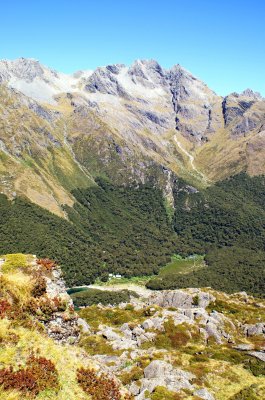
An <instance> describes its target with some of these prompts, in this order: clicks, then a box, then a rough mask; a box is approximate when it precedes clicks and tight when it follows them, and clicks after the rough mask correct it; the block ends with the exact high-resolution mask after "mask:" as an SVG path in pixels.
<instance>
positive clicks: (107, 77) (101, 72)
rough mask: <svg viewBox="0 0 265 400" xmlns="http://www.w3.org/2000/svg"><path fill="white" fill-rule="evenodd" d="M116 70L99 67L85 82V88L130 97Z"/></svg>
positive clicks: (94, 91)
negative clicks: (119, 80)
mask: <svg viewBox="0 0 265 400" xmlns="http://www.w3.org/2000/svg"><path fill="white" fill-rule="evenodd" d="M116 73H117V72H116V70H115V72H113V71H112V70H111V69H110V68H109V67H108V68H97V69H96V70H95V72H93V74H92V75H91V76H90V77H89V78H88V80H87V82H86V84H85V90H86V91H87V92H90V93H96V92H100V93H102V94H111V95H114V96H120V97H124V98H129V95H128V93H126V91H125V89H124V88H123V87H122V85H121V84H120V83H119V82H118V80H117V79H116V77H115V76H116Z"/></svg>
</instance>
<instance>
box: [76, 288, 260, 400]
mask: <svg viewBox="0 0 265 400" xmlns="http://www.w3.org/2000/svg"><path fill="white" fill-rule="evenodd" d="M255 309H256V311H253V310H255ZM250 310H251V311H250ZM264 310H265V305H264V303H260V302H258V301H256V300H255V299H254V298H251V297H249V296H248V295H247V294H246V293H243V292H242V293H239V294H235V295H231V296H228V295H225V294H222V293H218V292H214V291H212V290H211V289H208V290H207V289H206V290H200V289H187V290H172V291H160V292H154V293H152V294H151V295H150V296H149V297H148V298H146V299H143V298H140V299H139V298H138V299H131V302H130V303H127V304H120V305H119V307H113V306H112V307H103V306H98V307H95V308H94V309H93V307H92V308H90V309H89V308H87V309H86V308H85V309H83V310H82V311H81V312H80V315H81V316H82V317H83V318H85V319H86V321H87V322H88V323H89V322H91V327H90V329H91V330H90V335H93V336H90V337H89V336H87V335H88V334H87V335H85V336H84V337H83V338H82V341H81V343H82V345H84V347H85V348H87V349H88V351H91V349H92V348H93V343H94V345H96V343H97V345H98V346H99V342H97V341H98V340H99V341H100V342H101V346H103V344H104V343H105V345H106V344H108V346H109V345H110V346H111V348H109V347H108V348H107V350H106V349H105V351H106V352H108V353H109V354H105V355H103V354H101V355H98V354H95V355H94V357H95V358H96V359H97V360H98V361H100V362H102V363H104V364H105V365H108V366H109V367H108V368H109V370H110V371H111V372H114V373H115V374H116V375H117V376H118V377H119V378H120V379H121V381H122V382H123V383H124V384H126V386H127V388H128V389H129V391H130V392H131V393H132V394H133V395H134V396H135V398H136V399H139V400H142V399H146V398H147V399H164V398H165V399H167V398H168V399H171V398H172V399H174V398H176V399H177V398H179V399H190V398H191V399H192V398H196V399H197V398H198V399H209V400H213V399H228V398H231V399H232V398H233V399H234V398H235V399H237V398H241V397H233V394H234V395H236V393H237V392H240V390H239V387H241V389H242V390H244V388H245V387H246V386H251V384H249V385H247V384H246V382H248V383H250V382H251V383H252V384H253V383H254V381H255V379H256V378H253V376H252V377H250V376H248V377H247V375H248V374H247V373H246V370H247V369H248V368H250V370H249V371H251V369H252V372H251V373H250V375H251V374H253V373H254V376H256V377H258V378H257V381H256V382H259V384H260V386H259V384H258V386H257V388H256V389H255V390H256V393H259V395H261V393H264V389H265V387H264V383H265V380H264V376H263V374H264V372H265V371H264V367H265V364H264V361H265V352H264V351H265V341H264V339H265V323H264ZM246 313H250V314H249V315H248V316H247V315H246ZM96 314H97V317H96ZM107 315H109V317H107ZM92 316H94V317H95V318H96V321H95V320H94V319H93V318H92ZM126 319H128V322H124V321H125V320H126ZM122 322H123V323H122ZM250 322H251V323H250ZM92 337H93V338H94V339H92ZM93 340H95V341H94V342H93ZM98 348H99V347H98ZM102 348H103V347H102ZM112 353H113V354H112ZM254 365H256V366H257V365H259V366H260V367H261V370H259V371H258V372H257V371H255V372H254V368H255V367H254ZM241 368H242V370H241ZM262 370H263V372H262ZM225 371H226V373H225ZM243 376H244V378H243ZM262 376H263V377H262ZM217 377H218V379H219V381H218V383H217V382H216V379H217ZM245 379H246V381H245ZM235 382H237V383H235ZM248 390H250V391H251V390H252V389H248ZM174 393H175V396H176V397H174ZM242 393H243V392H242ZM253 393H254V389H253ZM170 396H171V397H170ZM178 396H179V397H178ZM242 396H243V395H242ZM242 398H245V397H242ZM246 398H247V397H246ZM253 398H256V397H253ZM257 398H259V397H257Z"/></svg>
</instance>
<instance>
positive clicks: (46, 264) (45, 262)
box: [37, 258, 57, 271]
mask: <svg viewBox="0 0 265 400" xmlns="http://www.w3.org/2000/svg"><path fill="white" fill-rule="evenodd" d="M37 264H38V265H41V266H42V267H43V268H45V269H46V270H47V271H51V270H52V269H54V268H55V267H56V266H57V263H56V261H54V260H50V259H49V258H39V259H38V260H37Z"/></svg>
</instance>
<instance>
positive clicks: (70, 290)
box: [67, 286, 89, 294]
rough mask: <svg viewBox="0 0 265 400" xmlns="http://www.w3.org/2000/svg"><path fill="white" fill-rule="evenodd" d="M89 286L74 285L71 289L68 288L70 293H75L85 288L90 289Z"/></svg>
mask: <svg viewBox="0 0 265 400" xmlns="http://www.w3.org/2000/svg"><path fill="white" fill-rule="evenodd" d="M88 289H89V288H88V287H78V286H77V287H73V288H70V289H67V293H68V294H73V293H78V292H84V291H85V290H88Z"/></svg>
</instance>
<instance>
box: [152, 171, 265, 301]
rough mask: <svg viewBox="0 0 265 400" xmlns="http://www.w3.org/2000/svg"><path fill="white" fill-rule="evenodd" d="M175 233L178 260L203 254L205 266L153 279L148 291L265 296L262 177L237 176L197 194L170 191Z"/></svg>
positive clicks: (264, 180) (264, 192)
mask: <svg viewBox="0 0 265 400" xmlns="http://www.w3.org/2000/svg"><path fill="white" fill-rule="evenodd" d="M174 197H175V213H174V221H173V224H174V229H175V231H176V232H177V234H178V241H177V248H178V252H179V253H180V254H182V255H183V256H186V255H189V254H192V253H197V254H206V257H205V261H206V264H207V267H206V268H204V269H200V270H198V271H195V272H192V273H190V274H186V275H183V276H179V275H178V276H177V275H175V276H174V274H173V275H172V274H171V275H170V276H169V275H168V276H164V277H163V278H162V279H160V278H159V279H158V278H157V279H152V280H151V281H150V282H148V284H147V286H148V287H149V288H152V289H173V288H182V287H189V286H193V287H200V286H201V287H202V286H212V287H214V288H216V289H219V290H224V291H227V292H234V291H241V290H246V291H248V292H249V293H253V294H256V295H259V296H264V294H265V290H264V289H265V268H264V267H265V207H264V206H265V178H264V177H253V178H250V177H249V176H248V175H246V174H243V173H242V174H239V175H236V176H234V177H232V178H230V179H227V180H225V181H222V182H219V183H217V184H216V185H213V186H211V187H209V188H207V189H205V190H203V191H201V192H197V193H191V192H189V191H187V190H185V183H184V182H181V181H180V182H178V185H176V187H175V191H174Z"/></svg>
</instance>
